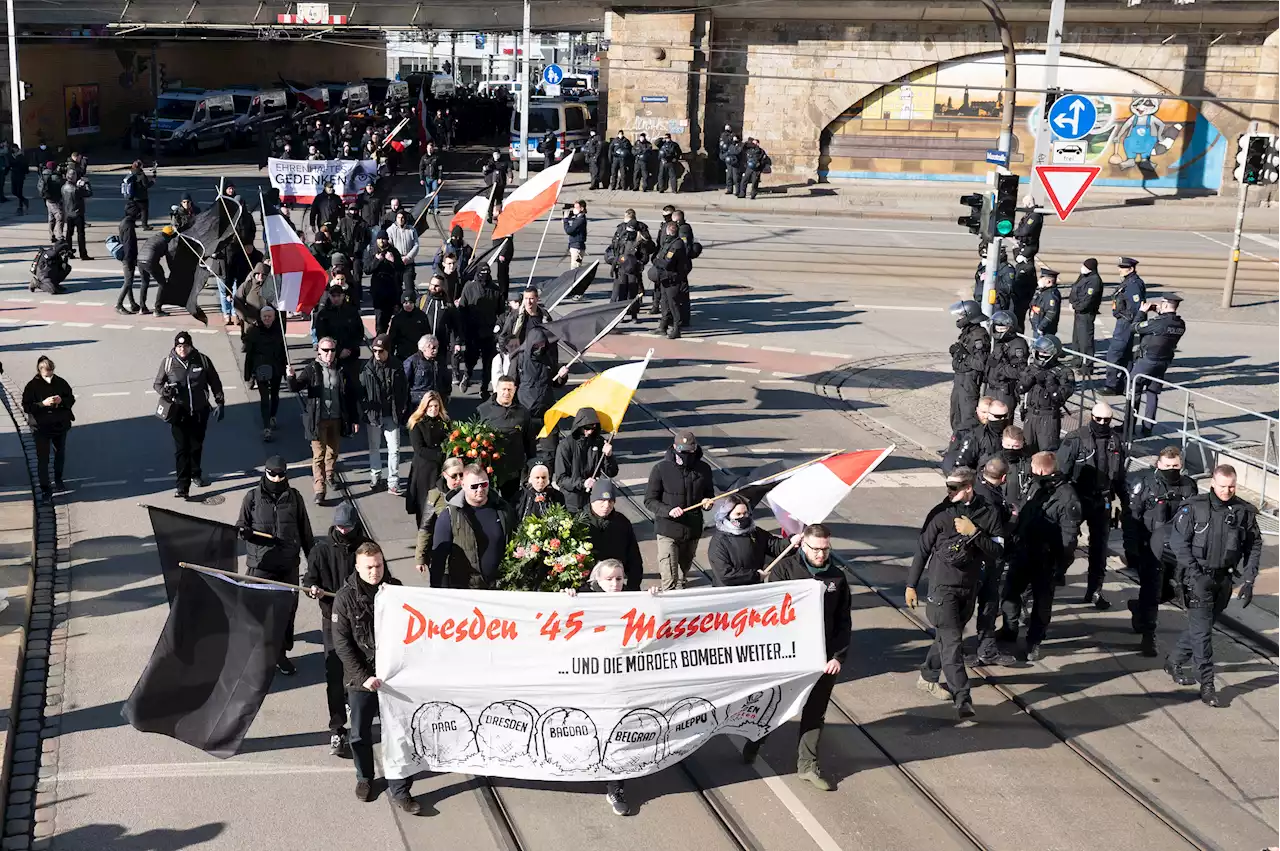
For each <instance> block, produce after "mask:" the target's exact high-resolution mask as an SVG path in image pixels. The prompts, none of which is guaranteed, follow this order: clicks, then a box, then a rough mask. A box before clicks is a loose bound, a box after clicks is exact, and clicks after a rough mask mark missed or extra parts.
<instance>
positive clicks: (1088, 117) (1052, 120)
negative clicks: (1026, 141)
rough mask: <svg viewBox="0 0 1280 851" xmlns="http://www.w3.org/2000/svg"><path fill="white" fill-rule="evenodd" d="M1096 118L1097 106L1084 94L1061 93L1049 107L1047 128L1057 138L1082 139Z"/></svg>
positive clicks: (1090, 129) (1091, 128)
mask: <svg viewBox="0 0 1280 851" xmlns="http://www.w3.org/2000/svg"><path fill="white" fill-rule="evenodd" d="M1097 120H1098V108H1097V107H1096V106H1094V105H1093V101H1091V100H1089V99H1088V98H1087V97H1085V96H1084V95H1063V96H1062V97H1060V98H1058V99H1057V100H1056V101H1054V104H1053V106H1052V107H1051V108H1050V109H1049V129H1050V130H1051V131H1053V135H1055V136H1057V137H1058V138H1059V139H1083V138H1084V137H1085V136H1088V135H1089V133H1091V132H1092V131H1093V125H1094V123H1095V122H1097Z"/></svg>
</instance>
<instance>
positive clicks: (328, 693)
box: [302, 499, 370, 759]
mask: <svg viewBox="0 0 1280 851" xmlns="http://www.w3.org/2000/svg"><path fill="white" fill-rule="evenodd" d="M368 540H370V539H369V536H368V535H366V534H365V531H364V525H363V524H362V523H361V522H360V515H359V514H358V513H357V512H356V507H355V504H354V503H352V502H351V501H350V500H345V499H344V500H343V501H342V502H340V503H338V507H337V508H336V509H334V511H333V525H332V526H330V527H329V534H328V535H327V536H326V537H323V538H320V539H319V540H317V541H316V542H315V546H313V547H312V548H311V552H310V553H309V554H308V555H307V573H306V575H305V576H303V577H302V586H303V587H304V588H306V589H307V596H308V597H310V598H311V599H313V600H316V601H318V602H319V603H320V639H321V641H322V642H323V644H324V685H325V699H326V702H327V703H328V707H329V755H330V756H337V757H342V758H343V759H350V758H351V743H350V740H349V739H348V737H347V692H346V689H345V688H344V687H343V684H342V660H341V659H339V658H338V653H337V650H336V649H335V648H334V646H333V597H332V596H328V595H326V594H324V593H323V592H326V591H327V592H328V593H329V595H333V594H337V593H338V591H340V590H341V589H342V586H343V585H345V584H346V583H347V580H348V579H350V578H351V574H353V573H355V569H356V550H357V549H359V548H360V545H361V544H363V543H364V542H365V541H368Z"/></svg>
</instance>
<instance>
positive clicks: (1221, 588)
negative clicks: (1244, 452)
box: [1165, 464, 1262, 707]
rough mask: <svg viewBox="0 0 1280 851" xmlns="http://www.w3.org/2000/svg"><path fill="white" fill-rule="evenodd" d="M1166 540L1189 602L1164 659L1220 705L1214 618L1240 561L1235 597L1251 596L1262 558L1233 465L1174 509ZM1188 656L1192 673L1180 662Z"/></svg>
mask: <svg viewBox="0 0 1280 851" xmlns="http://www.w3.org/2000/svg"><path fill="white" fill-rule="evenodd" d="M1169 543H1170V546H1171V547H1172V548H1173V552H1174V554H1175V555H1176V556H1177V559H1178V572H1179V577H1178V579H1179V585H1180V586H1181V590H1182V594H1183V598H1184V600H1185V601H1186V607H1187V629H1186V631H1185V632H1183V634H1182V636H1181V637H1180V638H1179V639H1178V645H1177V647H1175V648H1174V650H1173V652H1172V653H1171V654H1169V658H1168V659H1167V660H1166V661H1165V670H1166V671H1168V672H1169V676H1171V677H1173V680H1174V682H1176V683H1178V684H1179V685H1194V684H1195V683H1196V682H1197V681H1198V682H1199V683H1200V699H1201V700H1202V701H1204V703H1206V704H1207V705H1209V706H1213V707H1216V706H1218V705H1219V704H1218V695H1217V692H1216V690H1215V689H1214V684H1213V623H1214V621H1215V620H1217V618H1218V614H1219V613H1221V612H1222V611H1223V610H1224V609H1226V607H1227V603H1228V602H1229V601H1230V599H1231V584H1232V577H1233V575H1234V573H1235V570H1236V568H1237V567H1240V594H1239V599H1240V602H1241V603H1242V604H1243V606H1244V607H1248V606H1249V604H1250V603H1252V602H1253V582H1254V580H1255V579H1257V578H1258V562H1259V560H1260V559H1261V558H1262V536H1261V535H1260V534H1259V533H1258V516H1257V511H1256V510H1255V509H1254V507H1253V506H1252V505H1250V504H1249V503H1247V502H1245V501H1244V500H1242V499H1240V497H1238V496H1236V471H1235V468H1234V467H1232V466H1231V465H1230V464H1219V465H1218V466H1217V467H1216V468H1215V469H1214V471H1213V485H1212V488H1211V489H1210V491H1209V493H1206V494H1201V495H1199V496H1193V497H1192V498H1191V499H1189V500H1187V501H1186V502H1185V503H1184V504H1183V506H1182V508H1180V509H1179V510H1178V513H1177V515H1176V516H1175V517H1174V521H1173V532H1172V533H1170V535H1169ZM1188 662H1191V663H1193V664H1194V665H1195V671H1194V672H1192V673H1191V674H1190V675H1188V674H1186V673H1184V672H1183V670H1182V666H1183V665H1185V664H1187V663H1188Z"/></svg>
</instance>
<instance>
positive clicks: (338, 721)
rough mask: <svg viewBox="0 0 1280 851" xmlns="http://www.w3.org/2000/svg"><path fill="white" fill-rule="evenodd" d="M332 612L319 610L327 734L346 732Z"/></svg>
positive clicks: (343, 689)
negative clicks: (326, 709) (331, 617)
mask: <svg viewBox="0 0 1280 851" xmlns="http://www.w3.org/2000/svg"><path fill="white" fill-rule="evenodd" d="M331 614H332V612H329V613H326V612H325V610H324V609H321V610H320V618H321V620H320V640H321V641H322V642H323V643H324V699H325V703H326V705H327V706H328V709H329V734H330V735H338V734H345V733H346V732H347V686H346V684H345V683H344V682H343V670H342V660H341V659H339V658H338V651H337V650H335V649H334V645H333V622H332V621H331V620H330V615H331Z"/></svg>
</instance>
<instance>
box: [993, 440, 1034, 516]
mask: <svg viewBox="0 0 1280 851" xmlns="http://www.w3.org/2000/svg"><path fill="white" fill-rule="evenodd" d="M1000 458H1002V459H1003V460H1004V463H1005V464H1007V465H1008V466H1009V471H1008V472H1007V473H1006V474H1005V477H1004V488H1003V490H1004V504H1005V505H1007V506H1008V507H1009V512H1010V513H1011V514H1012V515H1013V516H1015V517H1016V516H1017V514H1018V510H1019V509H1021V508H1022V504H1023V503H1025V502H1026V501H1027V491H1028V490H1030V488H1031V453H1030V452H1027V445H1026V435H1025V434H1024V432H1023V431H1022V429H1021V428H1019V427H1018V426H1014V425H1011V426H1006V427H1005V430H1004V434H1002V435H1001V436H1000Z"/></svg>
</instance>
